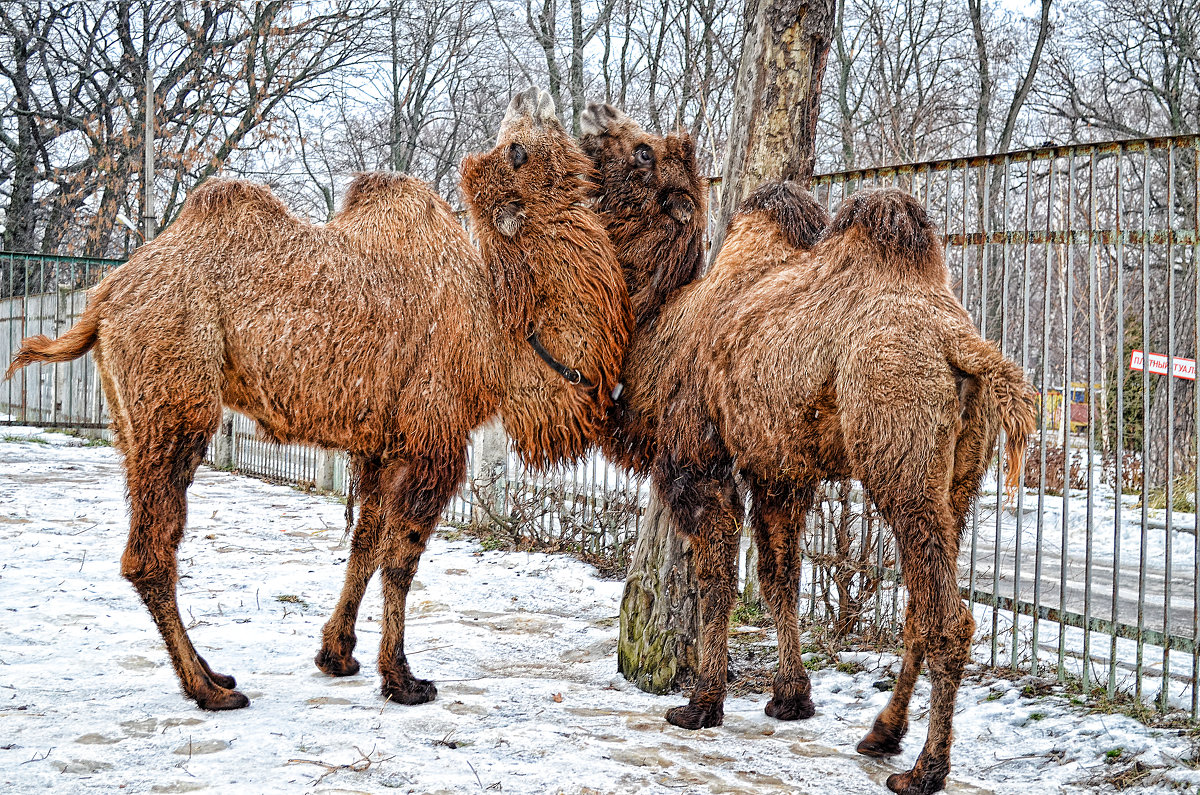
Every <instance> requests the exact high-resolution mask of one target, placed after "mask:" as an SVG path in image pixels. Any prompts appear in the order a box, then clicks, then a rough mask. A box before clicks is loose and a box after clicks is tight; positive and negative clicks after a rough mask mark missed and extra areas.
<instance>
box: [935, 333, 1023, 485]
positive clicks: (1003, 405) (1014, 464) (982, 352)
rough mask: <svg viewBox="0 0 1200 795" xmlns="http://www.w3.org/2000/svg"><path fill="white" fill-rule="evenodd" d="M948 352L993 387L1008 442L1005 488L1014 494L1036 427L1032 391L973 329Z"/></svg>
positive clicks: (955, 362)
mask: <svg viewBox="0 0 1200 795" xmlns="http://www.w3.org/2000/svg"><path fill="white" fill-rule="evenodd" d="M946 353H947V359H948V360H949V362H950V364H951V365H953V366H954V367H956V368H958V369H959V370H962V371H963V372H964V373H969V374H970V375H973V376H975V377H976V378H979V379H980V380H982V381H984V382H985V383H986V385H987V386H988V387H990V391H991V393H992V395H993V397H994V401H995V404H994V409H995V412H996V416H997V417H998V419H999V420H1000V428H1001V429H1002V430H1003V431H1004V436H1005V440H1006V441H1005V444H1004V458H1005V466H1006V470H1007V472H1006V474H1005V477H1004V489H1005V491H1006V492H1008V493H1009V494H1010V495H1011V494H1012V493H1014V492H1015V491H1016V489H1017V488H1018V487H1019V486H1020V485H1021V465H1022V464H1023V463H1024V461H1025V441H1026V437H1028V436H1029V434H1031V433H1033V431H1034V429H1035V428H1036V427H1037V412H1036V410H1035V408H1034V392H1033V389H1032V387H1030V385H1029V382H1028V380H1026V378H1025V373H1024V372H1023V371H1022V370H1021V368H1020V367H1018V366H1017V365H1016V363H1014V362H1013V361H1012V360H1010V359H1008V358H1007V357H1006V356H1005V355H1004V354H1002V353H1001V352H1000V351H999V349H997V348H996V346H995V345H993V344H992V343H990V342H988V341H986V340H984V339H981V338H980V337H979V335H978V334H976V333H975V331H974V329H971V330H969V331H967V330H964V331H963V333H962V334H960V335H959V338H958V339H956V340H954V341H953V342H952V343H951V344H950V346H949V348H948V350H947V351H946Z"/></svg>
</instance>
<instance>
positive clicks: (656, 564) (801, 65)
mask: <svg viewBox="0 0 1200 795" xmlns="http://www.w3.org/2000/svg"><path fill="white" fill-rule="evenodd" d="M833 12H834V3H833V0H747V2H746V11H745V19H746V29H745V38H744V40H743V49H742V60H741V65H740V67H739V70H738V82H737V85H736V86H735V93H734V109H733V118H732V121H731V126H730V134H729V146H728V154H727V157H728V159H727V160H726V163H725V168H724V172H723V174H724V178H723V179H724V185H723V188H724V189H723V190H722V202H721V215H720V217H719V219H718V224H717V233H716V235H715V236H714V239H713V246H712V251H713V256H714V257H715V256H716V252H717V250H718V249H719V248H720V245H721V241H722V240H723V239H724V236H725V225H726V224H727V223H728V222H729V218H730V216H732V214H733V211H734V209H735V208H736V207H737V206H738V205H739V204H740V203H741V202H742V199H744V198H745V197H746V196H747V195H749V193H750V192H751V191H753V190H754V189H755V188H757V187H758V186H759V185H760V184H762V183H763V182H765V181H767V180H773V179H794V180H800V181H803V182H807V181H808V180H809V178H811V177H812V171H813V158H814V154H815V136H816V127H817V112H818V110H819V108H820V104H819V103H820V95H821V78H822V75H823V74H824V71H825V61H826V57H827V56H828V54H829V45H830V41H831V40H832V37H833V21H834V13H833ZM646 519H647V521H646V523H645V524H644V525H643V526H642V531H641V534H640V535H639V536H638V541H637V547H636V548H635V550H634V557H633V560H632V561H631V563H630V567H629V575H628V577H627V578H626V580H625V594H624V597H623V599H622V600H621V638H620V645H619V646H618V648H617V656H618V666H619V668H620V671H621V673H622V674H624V675H625V678H626V679H629V680H631V681H633V682H634V683H635V684H636V685H637V686H638V687H640V688H641V689H643V690H648V691H650V692H654V693H662V692H666V691H667V690H670V689H672V688H674V687H678V686H680V685H682V684H684V683H685V682H686V681H688V680H690V679H691V677H692V675H693V672H694V671H695V670H696V669H697V668H698V664H699V656H698V649H697V643H696V640H697V638H698V637H699V634H698V630H699V626H700V608H699V601H700V598H699V592H698V588H699V583H698V577H697V576H696V572H695V570H694V567H693V560H692V555H691V553H690V550H689V548H688V545H687V543H686V539H683V538H681V537H680V536H679V535H678V534H676V533H675V532H673V531H672V530H671V528H670V522H669V520H668V514H667V511H666V510H665V509H664V507H663V506H662V504H661V502H660V501H659V500H658V497H657V495H655V496H653V497H652V498H651V501H650V507H649V510H648V512H647V517H646Z"/></svg>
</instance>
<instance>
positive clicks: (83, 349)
mask: <svg viewBox="0 0 1200 795" xmlns="http://www.w3.org/2000/svg"><path fill="white" fill-rule="evenodd" d="M107 293H108V290H107V289H106V288H105V287H104V282H101V283H100V285H98V286H97V287H96V289H95V291H94V292H93V293H92V295H90V296H88V303H87V308H86V309H84V310H83V316H82V317H81V318H79V322H78V323H76V324H75V325H74V326H71V328H70V330H69V331H67V333H66V334H63V335H62V336H61V337H59V338H58V339H53V340H52V339H50V338H49V337H47V336H46V335H45V334H38V335H37V336H34V337H28V338H26V339H25V340H23V341H22V342H21V349H20V350H19V351H17V356H16V358H15V359H13V360H12V364H10V365H9V366H8V370H6V371H5V373H4V379H5V380H8V379H10V378H12V377H13V375H14V374H15V373H16V372H17V371H18V370H20V369H21V368H22V367H24V366H26V365H28V364H33V363H34V362H69V361H71V360H72V359H78V358H79V357H80V356H83V355H84V354H85V353H87V352H88V351H90V350H91V349H92V346H93V345H95V344H96V332H97V330H98V329H99V327H100V304H101V303H102V302H103V298H104V296H105V295H106V294H107Z"/></svg>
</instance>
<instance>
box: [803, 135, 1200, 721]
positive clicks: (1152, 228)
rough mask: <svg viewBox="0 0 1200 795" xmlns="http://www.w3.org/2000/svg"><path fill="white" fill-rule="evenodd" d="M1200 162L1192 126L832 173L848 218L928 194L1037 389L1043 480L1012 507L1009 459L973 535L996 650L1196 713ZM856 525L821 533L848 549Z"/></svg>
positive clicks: (974, 575) (969, 295)
mask: <svg viewBox="0 0 1200 795" xmlns="http://www.w3.org/2000/svg"><path fill="white" fill-rule="evenodd" d="M1198 155H1200V137H1197V136H1183V137H1173V138H1157V139H1146V140H1137V141H1124V142H1115V143H1102V144H1092V145H1081V146H1071V147H1054V148H1046V149H1036V150H1028V151H1023V152H1014V153H1010V154H1006V155H1000V156H992V157H977V158H963V159H954V160H941V161H932V162H928V163H918V164H910V165H902V166H895V167H889V168H877V169H864V170H860V171H851V172H844V173H839V174H828V175H822V176H818V177H817V178H816V179H814V184H813V190H814V192H815V193H816V195H817V196H818V198H819V199H820V200H822V201H823V202H824V203H825V204H826V205H827V206H828V207H830V208H831V209H833V208H836V206H837V204H838V203H839V202H840V201H841V199H842V198H844V197H845V196H846V195H849V194H850V193H853V192H854V191H856V190H859V189H861V188H863V187H869V186H874V185H895V186H898V187H901V188H903V189H905V190H907V191H909V192H910V193H913V194H914V195H916V196H917V197H918V198H920V199H922V200H923V201H924V203H925V206H926V208H927V209H928V210H929V212H930V215H931V216H932V218H933V220H934V221H935V223H937V224H938V225H939V226H940V227H941V228H942V230H943V231H944V233H945V240H946V244H947V260H948V265H949V266H950V271H951V278H952V281H953V282H954V284H955V287H956V289H957V292H958V295H959V297H960V299H961V300H962V302H963V304H964V306H966V307H967V309H968V310H969V311H970V312H971V315H972V317H973V318H974V319H975V322H976V324H977V325H978V327H979V329H980V331H981V332H982V333H983V334H984V336H987V337H989V338H991V339H993V340H995V341H996V342H997V343H998V344H999V345H1000V346H1001V347H1002V349H1003V350H1004V352H1005V353H1006V354H1008V355H1009V356H1011V357H1013V358H1014V359H1015V360H1016V361H1017V362H1019V363H1020V364H1021V365H1023V366H1024V367H1025V370H1026V372H1027V374H1028V375H1029V376H1030V379H1031V381H1032V382H1033V383H1034V385H1035V386H1036V388H1037V389H1038V392H1039V396H1040V401H1039V404H1040V410H1039V434H1038V437H1037V439H1036V440H1035V443H1034V444H1033V445H1032V449H1031V451H1030V454H1029V456H1028V458H1027V462H1026V471H1025V473H1024V483H1025V486H1026V488H1025V489H1023V490H1021V491H1020V492H1019V493H1018V494H1017V495H1016V497H1015V499H1014V500H1012V501H1011V503H1010V504H1008V505H1002V506H1001V505H998V499H997V497H996V489H995V483H996V482H1002V481H1003V474H1004V473H1003V472H1002V471H1000V469H999V467H1000V466H1002V463H998V468H997V471H996V472H995V474H994V478H993V479H992V483H991V486H990V488H989V489H988V491H989V492H990V493H989V494H987V495H985V497H984V498H983V499H981V500H980V502H979V504H978V505H977V507H976V510H975V513H974V515H973V518H972V521H971V525H970V528H969V537H968V538H966V539H964V542H963V550H962V559H961V567H962V572H963V577H964V580H965V583H966V584H965V587H964V588H963V591H964V596H965V597H966V598H968V599H969V600H970V601H971V602H972V604H973V605H978V606H980V608H979V609H977V611H976V613H977V615H980V614H982V615H983V617H984V619H985V620H984V621H983V622H981V627H980V631H981V634H982V635H983V636H984V638H986V640H987V650H986V656H987V660H988V661H989V662H990V663H991V664H993V665H1011V666H1013V667H1015V668H1027V669H1030V670H1032V671H1033V672H1035V673H1036V672H1038V671H1042V670H1046V669H1049V670H1051V671H1053V672H1054V673H1055V674H1056V675H1057V676H1058V677H1059V678H1060V679H1062V680H1066V679H1075V680H1076V681H1077V682H1078V684H1080V685H1081V687H1082V689H1083V690H1084V692H1087V693H1094V692H1096V688H1097V687H1099V688H1102V689H1103V690H1105V691H1107V693H1108V694H1109V695H1116V693H1117V692H1118V691H1122V690H1126V689H1129V690H1132V692H1133V695H1135V696H1136V697H1138V698H1143V699H1146V698H1154V699H1155V701H1156V703H1157V705H1158V706H1159V708H1161V709H1164V710H1165V709H1172V708H1182V709H1186V710H1187V711H1188V712H1190V714H1191V716H1192V717H1193V718H1195V717H1196V716H1197V688H1196V682H1197V674H1198V673H1200V644H1198V643H1197V641H1198V639H1200V585H1198V580H1200V576H1198V575H1200V568H1198V562H1200V537H1198V536H1197V533H1196V521H1195V516H1196V504H1197V503H1198V502H1200V488H1198V486H1197V483H1196V476H1195V471H1196V439H1197V435H1198V434H1197V430H1198V428H1200V410H1198V405H1200V404H1198V402H1197V401H1198V395H1197V391H1196V389H1195V380H1194V379H1195V365H1194V361H1193V360H1194V359H1195V355H1196V350H1197V343H1198V340H1200V317H1198V316H1197V312H1196V307H1197V297H1198V295H1200V293H1198V291H1200V283H1198V281H1197V264H1198V262H1200V237H1198V235H1197V230H1198V229H1200V209H1198V205H1200V203H1198V201H1197V200H1198V198H1200V166H1198V160H1200V158H1198V157H1197V156H1198ZM1143 351H1144V352H1148V355H1143V353H1142V352H1143ZM1144 360H1148V361H1149V365H1147V364H1146V363H1145V361H1144ZM863 521H864V524H866V520H863ZM837 524H838V523H837V522H826V523H825V525H824V526H825V527H826V531H825V532H823V533H817V534H815V537H810V544H816V545H817V549H818V550H827V549H829V548H831V545H833V544H834V543H835V540H834V539H833V538H832V536H831V533H832V532H833V530H835V529H836V527H837ZM866 532H867V531H866V530H864V531H863V534H864V535H865V534H866ZM851 546H852V545H851ZM886 546H887V545H886V543H885V544H881V545H880V547H879V550H877V555H878V561H882V559H883V557H884V553H883V549H884V548H885V547H886ZM851 551H852V552H853V549H852V550H851ZM859 554H862V552H861V550H860V551H859ZM876 574H877V572H876ZM884 590H885V591H886V589H884ZM892 600H893V601H892V604H893V605H894V604H895V594H893V595H892ZM814 601H815V600H814ZM878 607H879V606H878V602H877V603H876V605H875V608H876V610H878ZM893 615H894V613H893Z"/></svg>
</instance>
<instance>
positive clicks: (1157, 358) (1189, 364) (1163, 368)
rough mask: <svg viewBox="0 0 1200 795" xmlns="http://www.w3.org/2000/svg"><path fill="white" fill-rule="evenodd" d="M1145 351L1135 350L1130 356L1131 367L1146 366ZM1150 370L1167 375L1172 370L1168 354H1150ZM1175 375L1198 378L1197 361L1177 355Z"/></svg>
mask: <svg viewBox="0 0 1200 795" xmlns="http://www.w3.org/2000/svg"><path fill="white" fill-rule="evenodd" d="M1143 356H1144V355H1143V353H1142V352H1141V351H1134V352H1133V355H1132V356H1130V357H1129V369H1130V370H1141V369H1142V368H1143V367H1144V364H1143V361H1142V360H1143ZM1150 372H1152V373H1158V374H1159V375H1166V374H1167V373H1168V372H1170V370H1169V369H1168V367H1167V355H1166V354H1164V353H1152V354H1150ZM1175 377H1176V378H1186V379H1188V380H1189V381H1195V380H1196V362H1195V361H1194V360H1193V359H1182V358H1180V357H1178V356H1176V357H1175Z"/></svg>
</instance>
